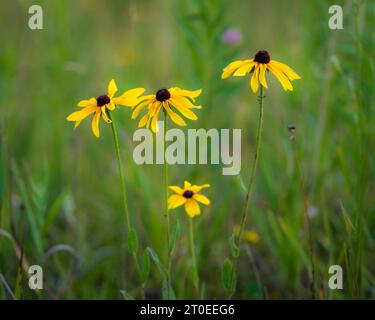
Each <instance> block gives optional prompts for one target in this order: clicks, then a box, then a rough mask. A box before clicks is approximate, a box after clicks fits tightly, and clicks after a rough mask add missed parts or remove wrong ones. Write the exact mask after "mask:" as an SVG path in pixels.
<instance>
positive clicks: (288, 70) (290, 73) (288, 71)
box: [270, 60, 301, 80]
mask: <svg viewBox="0 0 375 320" xmlns="http://www.w3.org/2000/svg"><path fill="white" fill-rule="evenodd" d="M270 64H271V65H273V66H275V67H277V68H278V69H279V70H281V71H282V72H284V73H285V74H286V76H287V77H288V78H289V79H290V80H298V79H301V77H300V76H299V75H298V74H297V73H296V72H295V71H294V70H293V69H292V68H290V67H289V66H287V65H286V64H284V63H281V62H278V61H275V60H271V61H270Z"/></svg>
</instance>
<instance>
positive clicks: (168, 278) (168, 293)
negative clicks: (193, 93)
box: [163, 109, 172, 300]
mask: <svg viewBox="0 0 375 320" xmlns="http://www.w3.org/2000/svg"><path fill="white" fill-rule="evenodd" d="M163 110H164V150H166V149H167V144H168V142H167V138H166V136H167V131H168V113H167V112H166V110H165V109H163ZM164 183H165V213H166V217H167V250H168V258H167V300H170V297H171V292H170V289H171V265H172V262H171V253H172V252H171V222H170V215H169V209H168V163H167V159H166V156H165V151H164Z"/></svg>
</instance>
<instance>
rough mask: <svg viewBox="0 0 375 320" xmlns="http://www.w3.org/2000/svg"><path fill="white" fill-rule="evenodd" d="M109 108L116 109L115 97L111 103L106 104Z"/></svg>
mask: <svg viewBox="0 0 375 320" xmlns="http://www.w3.org/2000/svg"><path fill="white" fill-rule="evenodd" d="M106 106H107V109H108V110H111V111H112V110H115V104H114V103H113V99H111V101H110V103H108V104H106Z"/></svg>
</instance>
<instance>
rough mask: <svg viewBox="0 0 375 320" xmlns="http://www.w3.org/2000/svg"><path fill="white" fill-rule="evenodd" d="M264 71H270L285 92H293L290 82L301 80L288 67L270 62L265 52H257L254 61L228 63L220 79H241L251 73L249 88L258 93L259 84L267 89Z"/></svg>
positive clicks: (273, 61)
mask: <svg viewBox="0 0 375 320" xmlns="http://www.w3.org/2000/svg"><path fill="white" fill-rule="evenodd" d="M266 71H271V72H272V73H273V74H274V76H275V77H276V78H277V80H279V82H280V83H281V85H282V87H283V88H284V90H285V91H288V90H290V91H293V86H292V84H291V82H290V81H292V80H297V79H301V77H300V76H299V75H298V74H297V73H296V72H295V71H293V70H292V69H291V68H290V67H289V66H287V65H286V64H283V63H281V62H278V61H275V60H271V58H270V55H269V54H268V52H267V51H265V50H262V51H258V52H257V54H256V55H255V57H254V59H247V60H238V61H234V62H232V63H230V64H229V65H228V66H227V67H225V68H224V69H223V73H222V75H221V78H222V79H226V78H229V77H230V76H231V75H233V76H234V77H243V76H245V75H246V74H249V73H251V72H252V73H253V75H252V77H251V79H250V87H251V90H253V92H254V93H256V92H257V91H258V88H259V83H260V84H261V85H262V86H263V87H265V88H268V85H267V81H266Z"/></svg>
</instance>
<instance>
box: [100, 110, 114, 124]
mask: <svg viewBox="0 0 375 320" xmlns="http://www.w3.org/2000/svg"><path fill="white" fill-rule="evenodd" d="M101 109H102V118H103V120H104V121H105V122H107V123H111V122H112V121H111V119H109V118H108V116H107V112H106V111H105V106H103V107H102V108H101Z"/></svg>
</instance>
